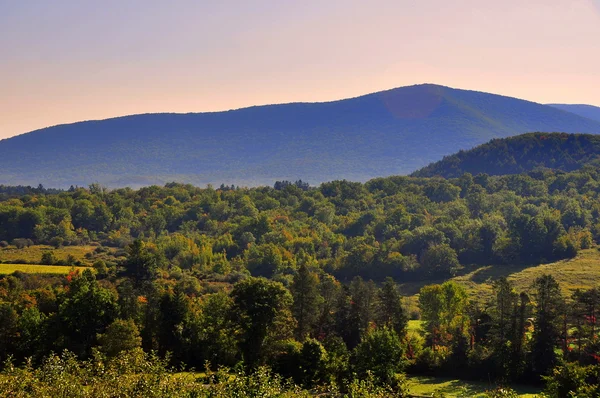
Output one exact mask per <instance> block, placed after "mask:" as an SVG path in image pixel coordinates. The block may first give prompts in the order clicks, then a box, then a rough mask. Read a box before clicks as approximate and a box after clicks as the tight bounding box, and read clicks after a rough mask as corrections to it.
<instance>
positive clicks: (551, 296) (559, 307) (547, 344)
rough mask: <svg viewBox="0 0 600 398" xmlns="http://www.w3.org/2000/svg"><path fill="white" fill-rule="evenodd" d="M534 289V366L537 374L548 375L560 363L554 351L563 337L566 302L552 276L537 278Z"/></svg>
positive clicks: (532, 350) (532, 353)
mask: <svg viewBox="0 0 600 398" xmlns="http://www.w3.org/2000/svg"><path fill="white" fill-rule="evenodd" d="M533 288H534V290H535V293H534V294H535V296H534V297H535V321H534V331H533V344H532V347H531V356H532V366H533V370H534V372H535V373H536V374H539V375H548V374H549V373H550V371H551V370H552V369H553V368H554V366H556V364H557V362H558V358H557V355H556V352H555V350H554V349H555V347H556V346H557V343H558V341H559V338H560V337H561V330H562V317H561V315H562V314H563V313H564V301H563V298H562V296H561V294H560V287H559V285H558V283H557V282H556V280H555V279H554V277H552V276H551V275H543V276H541V277H539V278H537V279H536V280H535V282H534V283H533ZM565 337H566V336H565Z"/></svg>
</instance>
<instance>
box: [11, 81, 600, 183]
mask: <svg viewBox="0 0 600 398" xmlns="http://www.w3.org/2000/svg"><path fill="white" fill-rule="evenodd" d="M529 131H565V132H583V133H600V122H596V121H592V120H590V119H586V118H583V117H581V116H578V115H575V114H573V113H568V112H565V111H562V110H558V109H555V108H553V107H550V106H545V105H540V104H536V103H533V102H528V101H523V100H519V99H515V98H509V97H503V96H499V95H493V94H487V93H481V92H476V91H465V90H458V89H452V88H448V87H442V86H436V85H429V84H427V85H418V86H411V87H403V88H397V89H393V90H388V91H383V92H379V93H374V94H369V95H365V96H362V97H357V98H352V99H346V100H341V101H333V102H325V103H292V104H285V105H268V106H256V107H251V108H245V109H238V110H232V111H226V112H213V113H194V114H145V115H135V116H126V117H120V118H114V119H107V120H101V121H87V122H80V123H74V124H66V125H60V126H55V127H49V128H45V129H42V130H37V131H34V132H31V133H28V134H23V135H20V136H16V137H13V138H10V139H6V140H2V141H0V169H1V170H2V173H1V174H0V184H30V185H37V184H38V183H42V184H44V185H45V186H55V187H68V186H69V185H71V184H78V185H87V184H89V183H92V182H99V183H101V184H104V185H107V186H110V187H116V186H126V185H127V186H141V185H149V184H154V183H156V184H162V183H165V182H169V181H178V182H190V183H194V184H200V185H202V184H206V183H212V184H217V185H218V184H221V183H225V184H232V183H233V184H236V185H258V184H269V185H271V184H272V183H273V182H274V181H276V180H284V179H285V180H296V179H302V180H305V181H308V182H310V183H313V184H315V183H319V182H322V181H327V180H332V179H349V180H357V181H365V180H367V179H370V178H372V177H381V176H387V175H394V174H407V173H409V172H411V171H413V170H415V169H417V168H419V167H423V166H425V165H427V164H428V163H430V162H432V161H434V160H437V159H441V158H442V156H444V155H448V154H451V153H453V152H456V151H458V150H459V149H465V148H471V147H473V146H475V145H478V144H482V143H484V142H486V141H489V140H490V139H492V138H496V137H507V136H512V135H515V134H521V133H524V132H529Z"/></svg>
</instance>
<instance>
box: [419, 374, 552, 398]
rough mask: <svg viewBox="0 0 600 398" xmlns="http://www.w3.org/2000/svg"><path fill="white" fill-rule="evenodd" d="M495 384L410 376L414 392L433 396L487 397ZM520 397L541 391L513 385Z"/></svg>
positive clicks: (526, 397) (531, 396)
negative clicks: (440, 394) (434, 394)
mask: <svg viewBox="0 0 600 398" xmlns="http://www.w3.org/2000/svg"><path fill="white" fill-rule="evenodd" d="M494 388H496V386H495V385H490V384H487V383H481V382H471V381H462V380H457V379H450V378H443V377H424V376H416V377H409V389H410V392H411V393H412V394H415V395H420V396H432V395H433V393H435V392H441V393H443V394H445V395H446V396H447V397H469V398H471V397H473V398H477V397H485V395H484V393H485V391H487V390H493V389H494ZM512 388H513V389H514V390H515V391H516V392H517V393H518V394H519V397H523V398H534V397H536V396H537V394H539V393H540V392H541V391H539V390H536V389H535V388H531V387H524V386H512Z"/></svg>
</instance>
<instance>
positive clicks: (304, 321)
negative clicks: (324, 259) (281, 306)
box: [290, 264, 322, 341]
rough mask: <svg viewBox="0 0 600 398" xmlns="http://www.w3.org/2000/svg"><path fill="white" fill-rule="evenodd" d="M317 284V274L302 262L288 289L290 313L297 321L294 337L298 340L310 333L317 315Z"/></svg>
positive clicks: (318, 298)
mask: <svg viewBox="0 0 600 398" xmlns="http://www.w3.org/2000/svg"><path fill="white" fill-rule="evenodd" d="M318 285H319V279H318V278H317V275H315V274H314V273H312V272H310V270H309V269H308V267H307V266H306V264H302V265H301V266H300V268H299V269H298V272H297V273H296V275H294V281H293V283H292V286H291V289H290V290H291V292H292V296H293V298H294V304H293V307H292V314H293V315H294V317H295V318H296V322H297V323H298V326H297V328H296V338H297V339H298V340H299V341H303V340H304V339H305V338H306V337H307V336H308V335H309V334H310V332H311V331H312V330H313V328H314V326H315V324H316V321H317V317H318V316H319V312H318V306H319V303H320V302H321V301H322V298H321V297H320V295H319V290H318Z"/></svg>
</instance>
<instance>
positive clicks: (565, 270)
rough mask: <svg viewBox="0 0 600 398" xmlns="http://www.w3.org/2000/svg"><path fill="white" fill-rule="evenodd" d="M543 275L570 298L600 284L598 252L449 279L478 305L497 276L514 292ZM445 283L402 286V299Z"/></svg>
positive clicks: (470, 272)
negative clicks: (461, 287) (552, 277)
mask: <svg viewBox="0 0 600 398" xmlns="http://www.w3.org/2000/svg"><path fill="white" fill-rule="evenodd" d="M543 274H550V275H552V276H554V278H556V280H557V281H558V283H559V284H560V287H561V289H562V291H563V294H564V295H565V297H570V296H571V294H573V292H574V291H575V290H577V289H590V288H592V287H598V286H599V285H600V251H598V249H596V248H594V249H586V250H581V251H580V252H579V254H578V255H577V257H576V258H574V259H571V260H563V261H558V262H555V263H550V264H540V265H534V266H528V267H527V266H511V265H504V266H503V265H495V266H487V267H480V268H477V269H474V270H473V269H471V270H466V271H465V272H464V273H463V274H461V275H458V276H455V277H454V278H451V280H453V281H455V282H457V283H458V284H460V285H462V286H463V287H464V288H465V289H466V290H467V292H468V293H469V296H471V297H476V298H477V299H478V300H477V301H478V302H480V303H482V304H483V303H486V302H488V301H489V300H490V299H491V297H492V294H493V290H492V283H493V281H494V280H497V279H498V278H500V277H501V276H506V277H507V278H508V280H509V281H511V282H513V284H514V285H515V289H516V291H517V292H530V291H531V284H532V283H533V281H534V280H535V279H536V278H538V277H540V276H541V275H543ZM444 281H445V280H439V281H429V282H427V283H405V284H402V285H401V291H402V293H403V294H404V295H406V296H413V298H412V300H411V301H412V302H415V303H416V298H415V297H414V296H416V295H417V294H418V292H419V289H421V287H423V286H425V285H428V284H433V283H443V282H444Z"/></svg>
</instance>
